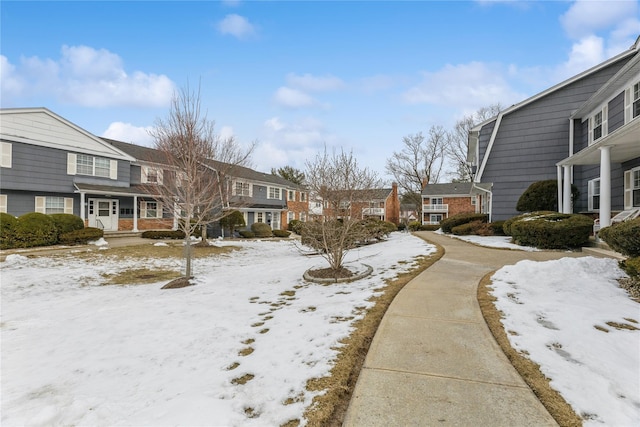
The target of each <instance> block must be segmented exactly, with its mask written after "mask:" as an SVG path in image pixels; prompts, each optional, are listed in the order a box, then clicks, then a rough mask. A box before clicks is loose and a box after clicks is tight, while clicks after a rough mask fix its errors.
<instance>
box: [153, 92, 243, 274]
mask: <svg viewBox="0 0 640 427" xmlns="http://www.w3.org/2000/svg"><path fill="white" fill-rule="evenodd" d="M150 133H151V136H152V137H153V138H154V141H155V149H156V150H158V151H159V152H160V153H161V156H162V157H163V158H164V160H163V163H164V164H165V165H166V166H167V167H168V169H169V177H167V178H168V179H164V180H163V181H164V182H163V185H155V186H153V188H152V189H150V191H149V193H150V194H153V197H154V199H155V200H156V201H157V202H158V203H161V204H162V206H163V207H164V208H165V209H166V210H168V211H169V212H170V213H171V214H173V215H174V217H176V218H177V219H178V227H179V229H180V230H181V231H183V232H184V235H185V260H186V263H185V264H186V266H185V277H187V278H189V277H191V235H192V234H193V233H194V232H195V230H197V229H198V227H200V226H202V225H206V224H208V223H211V222H214V221H217V220H219V219H220V218H222V217H224V216H225V215H226V214H227V213H228V212H230V211H229V210H228V209H227V208H228V199H229V194H228V190H229V186H228V183H227V179H226V176H227V173H228V172H229V170H231V169H232V168H233V167H234V166H235V165H243V164H246V163H247V162H248V161H249V158H250V156H251V153H252V152H253V148H254V147H255V143H253V144H251V145H250V146H249V147H248V148H242V147H241V146H240V145H239V144H238V143H237V141H236V140H235V138H233V137H230V138H221V137H220V136H219V135H218V134H216V133H215V122H214V121H212V120H209V119H208V118H207V116H206V113H203V112H202V110H201V107H200V91H199V90H198V91H197V92H191V91H190V90H189V88H188V86H187V88H186V89H183V90H181V91H180V92H179V93H178V94H176V95H174V98H173V100H172V103H171V109H170V112H169V115H168V117H167V118H166V119H164V120H163V119H158V120H157V122H156V125H155V127H154V128H153V130H152V131H151V132H150Z"/></svg>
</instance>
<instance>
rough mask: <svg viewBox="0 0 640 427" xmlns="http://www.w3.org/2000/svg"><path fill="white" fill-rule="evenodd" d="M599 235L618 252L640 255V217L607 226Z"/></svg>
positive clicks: (633, 255)
mask: <svg viewBox="0 0 640 427" xmlns="http://www.w3.org/2000/svg"><path fill="white" fill-rule="evenodd" d="M598 236H599V237H600V238H601V239H602V240H604V241H605V243H606V244H607V245H609V246H610V247H611V249H613V250H614V251H616V252H620V253H621V254H623V255H626V256H629V257H637V256H640V218H636V219H632V220H630V221H624V222H620V223H617V224H613V225H611V226H610V227H605V228H603V229H602V230H600V232H599V233H598Z"/></svg>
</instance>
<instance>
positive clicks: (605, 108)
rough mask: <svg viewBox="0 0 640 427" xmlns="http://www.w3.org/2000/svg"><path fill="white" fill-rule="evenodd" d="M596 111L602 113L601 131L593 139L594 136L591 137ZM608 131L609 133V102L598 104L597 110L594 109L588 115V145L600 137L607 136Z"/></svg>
mask: <svg viewBox="0 0 640 427" xmlns="http://www.w3.org/2000/svg"><path fill="white" fill-rule="evenodd" d="M598 113H602V123H601V127H602V133H601V134H600V137H599V138H597V139H594V137H593V130H594V120H595V117H596V115H597V114H598ZM608 133H609V104H608V103H606V104H604V105H602V106H600V107H599V108H598V109H597V110H595V111H594V112H593V113H592V114H591V115H590V116H589V142H588V145H591V144H593V143H594V142H597V141H599V140H601V139H602V138H604V137H605V136H607V134H608Z"/></svg>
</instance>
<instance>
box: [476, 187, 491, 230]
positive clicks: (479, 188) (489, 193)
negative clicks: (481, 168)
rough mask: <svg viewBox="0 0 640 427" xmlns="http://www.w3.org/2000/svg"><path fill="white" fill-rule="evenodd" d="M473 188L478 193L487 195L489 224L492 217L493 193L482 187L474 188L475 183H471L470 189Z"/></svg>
mask: <svg viewBox="0 0 640 427" xmlns="http://www.w3.org/2000/svg"><path fill="white" fill-rule="evenodd" d="M474 188H475V189H477V190H480V191H484V192H485V193H487V194H488V195H489V222H491V217H492V216H493V191H491V190H486V189H484V188H482V187H478V186H476V184H475V183H471V189H474Z"/></svg>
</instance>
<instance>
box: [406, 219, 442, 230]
mask: <svg viewBox="0 0 640 427" xmlns="http://www.w3.org/2000/svg"><path fill="white" fill-rule="evenodd" d="M421 226H422V223H421V222H420V221H411V222H410V223H409V224H408V225H407V227H409V231H418V230H420V227H421ZM438 228H440V226H439V225H438Z"/></svg>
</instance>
